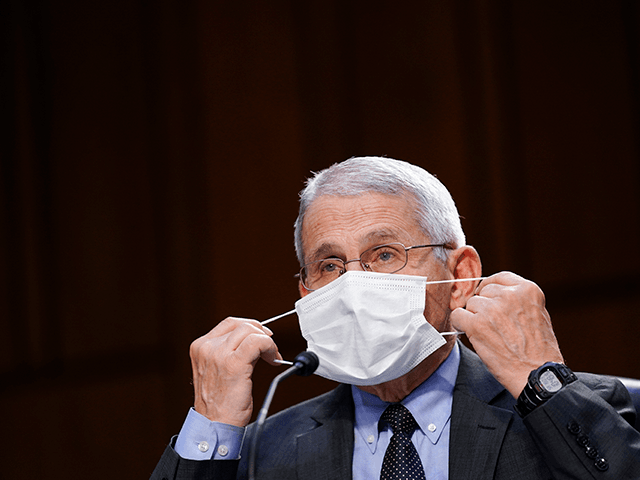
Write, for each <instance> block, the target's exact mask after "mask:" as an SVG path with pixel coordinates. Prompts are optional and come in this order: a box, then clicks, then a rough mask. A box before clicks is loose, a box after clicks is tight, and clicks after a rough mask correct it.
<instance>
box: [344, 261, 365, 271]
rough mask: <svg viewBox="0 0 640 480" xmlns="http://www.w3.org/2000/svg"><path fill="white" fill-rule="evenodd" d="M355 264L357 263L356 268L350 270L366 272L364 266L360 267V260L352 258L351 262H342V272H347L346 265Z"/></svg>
mask: <svg viewBox="0 0 640 480" xmlns="http://www.w3.org/2000/svg"><path fill="white" fill-rule="evenodd" d="M356 262H357V267H356V268H353V269H352V270H361V271H363V272H366V271H367V269H366V268H365V266H364V265H362V262H361V261H360V259H359V258H354V259H353V260H347V261H346V262H344V270H345V271H347V270H348V268H347V265H348V264H350V263H356Z"/></svg>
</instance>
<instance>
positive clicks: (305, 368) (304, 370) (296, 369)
mask: <svg viewBox="0 0 640 480" xmlns="http://www.w3.org/2000/svg"><path fill="white" fill-rule="evenodd" d="M318 363H319V361H318V356H317V355H316V354H315V353H313V352H309V351H307V352H302V353H299V354H298V355H297V356H296V358H295V359H294V360H293V366H291V367H289V368H287V369H286V370H285V371H284V372H282V373H281V374H279V375H277V376H276V377H275V378H274V379H273V380H272V382H271V385H269V391H268V392H267V396H266V397H265V399H264V402H263V403H262V408H261V409H260V413H258V418H257V419H256V429H255V433H254V434H253V436H252V437H251V444H250V445H249V480H254V479H255V478H256V477H255V474H256V455H257V452H258V440H259V438H260V435H261V434H262V430H263V428H264V422H265V420H266V419H267V412H268V411H269V406H270V405H271V401H272V400H273V395H274V394H275V393H276V388H277V387H278V384H279V383H280V382H281V381H282V380H284V379H285V378H287V377H290V376H291V375H293V374H294V373H295V374H297V375H300V376H302V377H306V376H308V375H311V374H312V373H313V372H315V371H316V369H317V368H318Z"/></svg>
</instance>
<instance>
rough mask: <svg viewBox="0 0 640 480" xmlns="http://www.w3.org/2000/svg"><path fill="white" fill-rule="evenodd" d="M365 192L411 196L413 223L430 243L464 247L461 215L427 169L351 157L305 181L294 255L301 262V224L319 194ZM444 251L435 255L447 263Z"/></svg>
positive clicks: (382, 158)
mask: <svg viewBox="0 0 640 480" xmlns="http://www.w3.org/2000/svg"><path fill="white" fill-rule="evenodd" d="M367 192H376V193H383V194H386V195H394V196H398V197H401V196H404V195H407V194H408V195H410V196H411V197H413V199H414V200H415V202H416V220H417V222H418V224H419V225H420V228H421V229H422V231H423V232H424V233H425V234H426V235H427V236H428V237H429V239H430V241H431V242H433V243H444V244H447V245H449V246H451V247H453V248H458V247H460V246H463V245H465V237H464V232H463V231H462V225H461V224H460V216H459V215H458V210H457V208H456V205H455V203H454V201H453V198H451V194H450V193H449V191H448V190H447V189H446V187H445V186H444V185H443V184H442V183H441V182H440V181H439V180H438V179H437V178H436V177H434V176H433V175H431V174H430V173H429V172H427V171H426V170H424V169H422V168H420V167H417V166H415V165H412V164H410V163H407V162H403V161H401V160H394V159H392V158H386V157H353V158H350V159H349V160H345V161H344V162H341V163H336V164H334V165H332V166H331V167H329V168H326V169H324V170H322V171H320V172H318V173H315V174H314V175H313V177H312V178H310V179H308V180H307V183H306V186H305V188H304V189H303V190H302V192H300V211H299V213H298V218H297V219H296V223H295V230H294V237H295V247H296V255H297V256H298V261H299V262H300V265H302V264H303V263H304V252H303V249H302V223H303V221H304V217H305V214H306V212H307V210H308V208H309V207H310V206H311V204H312V203H313V201H314V200H316V199H317V198H318V197H320V196H322V195H334V196H357V195H362V194H364V193H367ZM446 252H447V250H445V249H436V250H435V254H436V255H437V256H438V258H440V259H441V260H443V261H444V260H446V258H447V253H446Z"/></svg>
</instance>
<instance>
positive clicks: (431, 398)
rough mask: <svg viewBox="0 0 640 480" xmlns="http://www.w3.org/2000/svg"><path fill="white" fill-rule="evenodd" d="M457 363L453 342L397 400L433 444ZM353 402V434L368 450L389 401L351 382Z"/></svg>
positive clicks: (440, 427)
mask: <svg viewBox="0 0 640 480" xmlns="http://www.w3.org/2000/svg"><path fill="white" fill-rule="evenodd" d="M459 365H460V348H459V347H458V344H457V343H456V344H455V345H454V347H453V349H452V350H451V353H450V354H449V356H448V357H447V358H446V359H445V360H444V362H442V364H440V366H439V367H438V369H437V370H436V371H435V372H434V373H433V374H431V376H430V377H429V378H427V379H426V380H425V381H424V382H422V383H421V384H420V385H419V386H418V387H417V388H416V389H415V390H413V391H412V392H411V393H410V394H409V395H407V396H406V397H405V398H404V399H403V400H402V401H401V402H400V403H401V404H403V405H404V406H405V407H407V409H408V410H409V411H410V412H411V414H412V415H413V417H414V418H415V419H416V422H417V423H418V426H419V427H420V430H421V431H422V433H424V435H425V436H426V437H427V438H428V439H429V440H430V441H431V443H433V444H436V443H437V442H438V440H439V438H440V435H441V434H442V432H443V431H444V427H445V425H446V424H447V422H448V421H449V419H450V417H451V405H452V403H453V388H454V386H455V383H456V377H457V375H458V367H459ZM351 393H352V395H353V402H354V404H355V424H354V428H355V431H356V435H360V436H361V437H362V439H363V440H364V442H365V444H367V445H368V447H369V449H370V450H371V452H372V453H375V450H376V447H377V444H378V436H379V430H378V420H380V415H382V412H384V410H385V409H386V408H387V407H388V406H389V405H390V403H389V402H384V401H382V400H380V398H378V397H377V396H376V395H373V394H371V393H367V392H363V391H362V390H360V389H359V388H358V387H356V386H354V385H352V386H351Z"/></svg>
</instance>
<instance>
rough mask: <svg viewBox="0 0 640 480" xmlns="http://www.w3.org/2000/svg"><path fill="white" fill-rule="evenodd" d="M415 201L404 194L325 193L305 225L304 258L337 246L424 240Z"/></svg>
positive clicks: (348, 246) (315, 204) (368, 245)
mask: <svg viewBox="0 0 640 480" xmlns="http://www.w3.org/2000/svg"><path fill="white" fill-rule="evenodd" d="M415 211H416V209H415V201H414V200H413V199H412V198H411V197H408V196H404V195H388V194H380V193H376V192H371V193H368V194H366V195H357V196H356V195H352V196H335V195H323V196H320V197H318V198H316V199H315V200H314V201H313V203H312V204H311V205H310V206H309V208H308V210H307V212H306V214H305V218H304V221H303V224H302V232H301V233H302V244H303V249H304V258H305V261H310V260H311V257H313V258H314V259H315V258H316V257H317V256H318V255H322V254H323V253H326V251H327V250H335V249H336V248H338V247H343V248H350V249H363V248H368V247H371V246H375V245H379V244H381V243H390V242H401V243H404V242H412V241H416V240H418V239H420V240H423V239H424V238H425V234H424V232H423V231H422V229H421V227H420V223H419V221H418V216H417V215H415Z"/></svg>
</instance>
